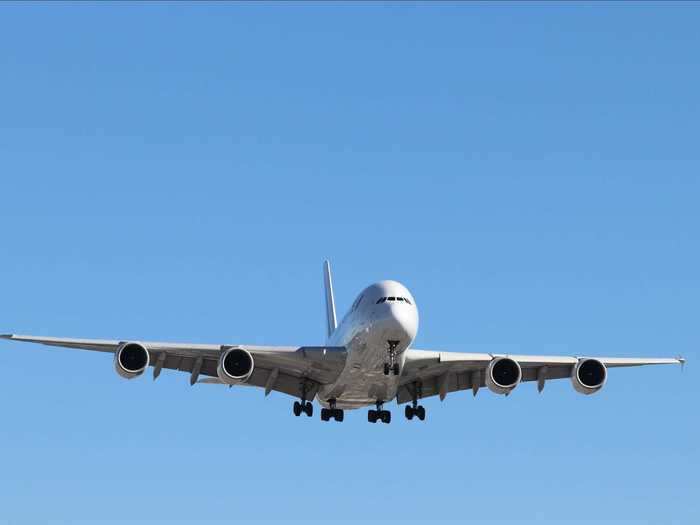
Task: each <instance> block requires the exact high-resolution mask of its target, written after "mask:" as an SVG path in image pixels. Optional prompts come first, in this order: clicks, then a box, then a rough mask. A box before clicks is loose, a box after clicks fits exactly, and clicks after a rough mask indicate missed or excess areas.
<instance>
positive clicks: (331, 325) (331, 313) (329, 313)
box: [323, 260, 338, 337]
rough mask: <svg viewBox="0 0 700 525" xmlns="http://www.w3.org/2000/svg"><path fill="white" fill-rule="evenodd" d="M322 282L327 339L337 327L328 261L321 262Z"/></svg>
mask: <svg viewBox="0 0 700 525" xmlns="http://www.w3.org/2000/svg"><path fill="white" fill-rule="evenodd" d="M323 281H324V285H325V287H326V320H327V321H328V337H330V336H331V334H332V333H333V332H334V331H335V329H336V328H337V327H338V321H337V318H336V316H335V299H334V297H333V279H332V278H331V263H330V262H328V260H326V261H324V262H323Z"/></svg>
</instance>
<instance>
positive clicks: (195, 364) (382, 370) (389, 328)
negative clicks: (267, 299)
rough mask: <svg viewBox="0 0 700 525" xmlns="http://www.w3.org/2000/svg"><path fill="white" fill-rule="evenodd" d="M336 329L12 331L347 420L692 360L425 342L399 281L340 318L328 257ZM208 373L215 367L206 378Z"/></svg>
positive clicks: (331, 324) (135, 370)
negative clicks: (249, 335) (278, 338)
mask: <svg viewBox="0 0 700 525" xmlns="http://www.w3.org/2000/svg"><path fill="white" fill-rule="evenodd" d="M324 277H325V289H326V316H327V321H328V339H327V343H326V344H325V345H323V346H300V347H299V346H289V347H278V346H249V345H239V344H221V345H208V344H182V343H155V342H145V341H122V340H113V341H109V340H98V339H66V338H57V337H35V336H25V335H14V334H9V335H2V336H0V337H2V338H5V339H11V340H14V341H26V342H31V343H41V344H45V345H50V346H60V347H67V348H80V349H85V350H95V351H98V352H108V353H112V354H114V368H115V369H116V372H117V373H118V374H119V375H120V376H121V377H124V378H126V379H133V378H135V377H138V376H140V375H142V374H143V373H144V372H145V371H146V369H147V368H148V367H149V366H152V367H153V378H154V379H156V378H157V377H158V376H159V375H160V373H161V370H163V368H168V369H173V370H180V371H183V372H187V373H189V374H190V384H192V385H194V384H195V383H198V382H199V383H216V384H222V385H229V386H233V385H251V386H257V387H261V388H263V389H264V391H265V395H268V394H269V393H270V392H271V391H273V390H275V391H278V392H283V393H285V394H288V395H290V396H293V397H296V398H298V399H299V400H298V401H295V402H294V408H293V412H294V415H295V416H300V415H301V414H302V413H303V414H305V415H306V416H309V417H311V416H312V415H313V404H312V401H313V400H314V399H316V400H318V402H319V404H320V405H321V406H322V409H321V419H322V420H323V421H329V420H330V419H334V420H335V421H343V419H344V414H345V412H344V411H345V410H346V409H356V408H362V407H372V406H374V407H375V408H372V409H370V410H369V411H368V412H367V419H368V421H369V422H370V423H376V422H377V421H381V422H382V423H390V422H391V412H389V411H388V410H385V409H384V404H385V403H387V402H389V401H392V400H394V399H396V401H397V403H399V404H401V403H407V404H406V407H405V416H406V418H407V419H409V420H412V419H414V418H416V419H418V420H421V421H423V420H424V419H425V408H424V407H423V406H421V405H420V404H419V402H420V400H421V399H424V398H426V397H429V396H435V395H437V396H440V399H441V400H443V399H445V396H446V395H447V394H448V393H450V392H456V391H459V390H472V392H473V393H474V395H476V393H477V392H478V391H479V389H480V388H482V387H487V388H488V389H489V390H490V391H492V392H494V393H496V394H501V395H508V394H509V393H510V392H512V391H513V389H514V388H516V387H517V386H518V385H519V384H520V383H522V382H523V381H536V382H537V388H538V390H539V391H540V392H541V391H542V389H543V388H544V385H545V382H546V381H547V380H550V379H561V378H570V380H571V382H572V385H573V387H574V389H575V390H576V391H577V392H580V393H581V394H593V393H595V392H598V391H599V390H600V389H601V388H603V386H604V385H605V382H606V380H607V377H608V369H609V368H616V367H623V366H640V365H665V364H681V365H682V364H683V363H684V362H685V361H684V359H682V358H643V357H640V358H636V357H632V358H630V357H569V356H533V355H500V354H490V353H457V352H439V351H432V350H416V349H414V348H411V344H412V343H413V340H414V339H415V337H416V332H417V331H418V308H417V305H416V301H415V300H414V298H413V296H412V295H411V293H410V292H409V291H408V289H407V288H406V287H405V286H403V285H402V284H401V283H398V282H396V281H381V282H378V283H375V284H372V285H371V286H369V287H367V288H365V289H364V290H363V291H362V292H361V293H360V294H359V295H358V296H357V299H355V301H354V302H353V304H352V307H351V308H350V310H349V311H348V312H347V314H346V315H345V317H344V318H343V319H342V321H341V322H340V323H338V322H337V320H336V313H335V300H334V297H333V284H332V280H331V271H330V265H329V263H328V261H326V262H325V264H324ZM200 376H205V377H203V378H202V379H199V378H200Z"/></svg>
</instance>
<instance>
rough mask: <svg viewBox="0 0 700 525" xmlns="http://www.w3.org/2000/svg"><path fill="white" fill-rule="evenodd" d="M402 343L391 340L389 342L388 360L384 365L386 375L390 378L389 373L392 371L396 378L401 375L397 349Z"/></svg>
mask: <svg viewBox="0 0 700 525" xmlns="http://www.w3.org/2000/svg"><path fill="white" fill-rule="evenodd" d="M400 342H401V341H395V340H389V341H387V345H388V348H387V360H386V362H385V363H384V375H385V376H388V375H389V371H391V372H392V373H393V374H394V375H395V376H397V375H399V372H400V371H399V363H398V361H397V360H396V347H397V346H399V343H400Z"/></svg>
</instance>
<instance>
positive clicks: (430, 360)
mask: <svg viewBox="0 0 700 525" xmlns="http://www.w3.org/2000/svg"><path fill="white" fill-rule="evenodd" d="M498 357H507V358H510V359H512V360H514V361H516V362H517V363H518V364H519V365H520V369H521V371H522V379H521V381H537V383H538V385H537V386H538V390H539V391H540V392H541V391H542V389H543V388H544V385H545V382H546V381H548V380H550V379H562V378H570V377H571V376H572V374H573V371H574V367H576V366H577V365H578V363H579V362H581V361H583V360H587V359H594V360H597V361H599V362H600V363H602V364H603V365H604V366H605V368H606V369H608V368H616V367H626V366H642V365H671V364H680V365H683V364H684V363H685V359H683V358H681V357H679V358H675V359H668V358H644V357H640V358H637V357H594V358H589V357H569V356H535V355H504V354H486V353H483V354H480V353H461V352H435V351H430V350H414V349H410V350H408V351H407V352H406V361H405V364H404V369H403V372H402V374H401V383H400V385H399V390H398V393H397V397H396V400H397V402H398V403H405V402H407V401H411V400H412V399H413V396H414V393H416V394H417V397H419V398H425V397H430V396H435V395H439V396H440V399H441V400H442V399H444V398H445V396H446V395H447V394H448V393H450V392H457V391H459V390H469V389H471V390H472V391H473V393H474V395H476V393H477V391H478V390H479V388H481V387H483V386H486V374H487V368H488V366H489V364H490V363H491V362H492V361H493V360H494V359H495V358H498ZM416 389H417V390H416Z"/></svg>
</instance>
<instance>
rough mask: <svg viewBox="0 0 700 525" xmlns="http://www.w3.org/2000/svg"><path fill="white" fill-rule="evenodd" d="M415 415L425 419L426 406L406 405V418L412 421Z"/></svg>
mask: <svg viewBox="0 0 700 525" xmlns="http://www.w3.org/2000/svg"><path fill="white" fill-rule="evenodd" d="M414 416H415V417H417V418H418V419H420V420H421V421H423V420H424V419H425V408H423V406H422V405H418V406H415V407H414V406H411V405H406V419H408V420H409V421H410V420H411V419H413V417H414Z"/></svg>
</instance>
